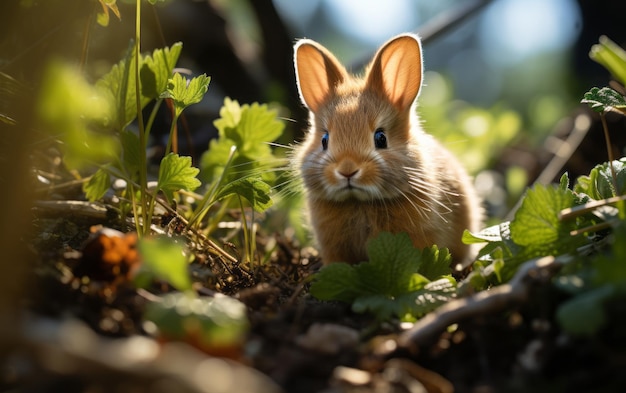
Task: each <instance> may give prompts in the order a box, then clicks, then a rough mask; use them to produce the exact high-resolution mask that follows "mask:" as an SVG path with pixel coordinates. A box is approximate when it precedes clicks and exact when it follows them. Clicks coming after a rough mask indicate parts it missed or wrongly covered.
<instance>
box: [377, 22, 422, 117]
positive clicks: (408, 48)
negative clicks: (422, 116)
mask: <svg viewBox="0 0 626 393" xmlns="http://www.w3.org/2000/svg"><path fill="white" fill-rule="evenodd" d="M421 85H422V47H421V44H420V41H419V38H418V37H417V36H415V35H412V34H403V35H400V36H397V37H395V38H392V39H391V40H389V41H388V42H387V43H386V44H384V45H383V46H382V47H381V48H380V49H379V50H378V52H377V53H376V55H375V56H374V60H372V63H371V66H370V68H369V71H368V74H367V86H368V87H369V88H371V89H374V90H377V91H378V92H379V93H381V94H382V95H383V96H384V97H386V98H387V99H388V100H389V101H390V102H391V103H392V104H393V105H394V106H395V107H396V108H398V109H399V110H400V111H404V110H406V109H408V108H409V107H410V106H411V105H412V104H413V101H415V98H416V97H417V94H418V93H419V91H420V87H421Z"/></svg>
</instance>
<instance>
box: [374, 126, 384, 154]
mask: <svg viewBox="0 0 626 393" xmlns="http://www.w3.org/2000/svg"><path fill="white" fill-rule="evenodd" d="M374 145H375V146H376V148H377V149H386V148H387V136H386V135H385V131H384V130H383V129H382V128H377V129H376V131H375V132H374Z"/></svg>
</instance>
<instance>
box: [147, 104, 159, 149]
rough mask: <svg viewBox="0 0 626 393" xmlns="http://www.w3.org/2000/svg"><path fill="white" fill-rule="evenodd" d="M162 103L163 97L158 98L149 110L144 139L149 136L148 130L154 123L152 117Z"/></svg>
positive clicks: (154, 116)
mask: <svg viewBox="0 0 626 393" xmlns="http://www.w3.org/2000/svg"><path fill="white" fill-rule="evenodd" d="M162 103H163V98H159V99H158V100H157V101H156V102H155V103H154V106H153V107H152V111H151V112H150V117H148V123H146V130H145V137H146V140H148V139H149V137H150V131H151V130H152V124H153V123H154V119H155V118H156V115H157V112H158V111H159V108H160V107H161V104H162Z"/></svg>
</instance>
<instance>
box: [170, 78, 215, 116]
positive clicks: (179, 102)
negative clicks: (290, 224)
mask: <svg viewBox="0 0 626 393" xmlns="http://www.w3.org/2000/svg"><path fill="white" fill-rule="evenodd" d="M210 81H211V78H210V77H208V76H206V75H205V74H202V75H200V76H197V77H195V78H193V79H191V81H189V80H187V78H185V77H183V76H182V75H181V74H180V73H178V72H177V73H175V74H174V76H173V77H172V78H170V79H169V81H168V82H167V90H166V91H165V92H164V93H163V94H161V98H170V99H172V101H174V108H175V110H176V117H178V116H180V114H181V113H182V111H183V110H184V109H185V108H187V107H188V106H189V105H193V104H197V103H198V102H200V101H202V98H203V97H204V94H205V93H206V92H207V90H208V89H209V82H210Z"/></svg>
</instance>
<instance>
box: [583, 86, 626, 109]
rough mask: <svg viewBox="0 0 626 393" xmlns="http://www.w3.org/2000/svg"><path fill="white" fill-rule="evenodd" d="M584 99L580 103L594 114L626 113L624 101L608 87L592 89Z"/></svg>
mask: <svg viewBox="0 0 626 393" xmlns="http://www.w3.org/2000/svg"><path fill="white" fill-rule="evenodd" d="M584 97H585V98H583V99H582V100H581V101H580V102H581V103H583V104H587V105H589V106H590V107H591V109H593V110H594V111H596V112H606V111H610V110H616V111H618V112H621V113H626V99H624V96H622V95H621V94H620V93H618V92H616V91H615V90H613V89H611V88H610V87H603V88H601V89H600V88H597V87H593V88H592V89H591V90H589V91H588V92H586V93H585V95H584Z"/></svg>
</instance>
